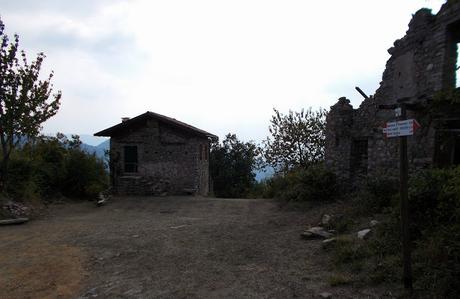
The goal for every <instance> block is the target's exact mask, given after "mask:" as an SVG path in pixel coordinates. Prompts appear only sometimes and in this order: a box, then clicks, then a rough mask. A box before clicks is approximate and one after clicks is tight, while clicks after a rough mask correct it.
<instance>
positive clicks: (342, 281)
mask: <svg viewBox="0 0 460 299" xmlns="http://www.w3.org/2000/svg"><path fill="white" fill-rule="evenodd" d="M328 282H329V285H330V286H331V287H336V286H341V285H347V284H350V283H351V282H352V279H351V277H350V275H346V274H333V275H331V276H330V277H329V279H328Z"/></svg>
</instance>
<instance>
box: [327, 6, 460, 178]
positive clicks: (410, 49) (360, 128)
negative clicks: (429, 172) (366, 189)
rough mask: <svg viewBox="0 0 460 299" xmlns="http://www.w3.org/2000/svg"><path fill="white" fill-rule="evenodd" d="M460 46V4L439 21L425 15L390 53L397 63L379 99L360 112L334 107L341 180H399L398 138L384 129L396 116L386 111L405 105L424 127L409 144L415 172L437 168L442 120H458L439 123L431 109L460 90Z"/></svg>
mask: <svg viewBox="0 0 460 299" xmlns="http://www.w3.org/2000/svg"><path fill="white" fill-rule="evenodd" d="M459 41H460V1H448V2H447V3H446V4H444V6H443V7H442V8H441V10H440V12H439V13H438V14H436V15H433V14H432V13H431V11H430V10H428V9H421V10H419V11H418V12H416V13H415V15H413V18H412V20H411V22H410V23H409V29H408V31H407V32H406V35H405V36H404V37H403V38H402V39H399V40H397V41H395V43H394V46H393V47H392V48H390V49H389V50H388V52H389V53H390V54H391V57H390V59H389V60H388V61H387V64H386V69H385V71H384V73H383V76H382V82H380V87H379V88H378V89H377V91H376V92H375V95H373V96H371V97H369V98H368V99H365V100H364V101H363V102H362V103H361V105H360V107H359V108H358V109H353V107H352V106H351V105H350V102H349V100H347V99H345V98H340V99H339V101H338V103H336V104H335V105H333V106H332V107H331V110H330V113H329V115H328V117H327V126H326V130H327V132H326V162H327V164H328V165H329V166H330V167H331V168H332V169H333V170H334V171H335V172H336V173H337V174H338V175H339V176H340V177H341V178H343V179H346V180H351V181H359V178H360V177H362V176H377V175H394V176H396V175H397V174H398V169H399V165H398V163H399V152H398V151H399V147H398V144H399V143H398V138H385V137H384V134H383V132H382V128H383V126H384V124H385V123H386V122H388V121H394V120H396V116H395V113H394V111H393V110H390V109H381V108H382V105H392V104H397V103H398V102H400V101H401V100H403V99H404V101H405V102H407V103H409V104H412V107H414V110H409V111H408V118H415V119H417V120H418V121H419V123H420V124H421V126H422V128H421V129H419V130H418V131H417V132H416V133H415V135H414V136H411V137H409V138H408V156H409V163H410V171H416V170H417V169H420V168H425V167H430V166H432V165H434V164H435V162H436V161H435V152H436V146H437V145H436V134H437V130H438V129H439V119H447V118H449V117H458V115H456V116H455V115H449V113H448V112H447V113H446V114H445V115H440V116H437V117H434V116H433V115H432V114H431V113H430V111H428V110H427V109H430V107H431V106H430V104H431V103H432V101H433V99H434V98H435V96H436V95H437V94H439V92H440V91H442V90H449V89H453V88H455V62H456V61H455V58H456V57H455V56H456V55H455V54H456V53H455V45H456V43H458V42H459ZM459 64H460V63H459ZM459 129H460V127H459ZM365 145H367V150H365V149H364V146H365Z"/></svg>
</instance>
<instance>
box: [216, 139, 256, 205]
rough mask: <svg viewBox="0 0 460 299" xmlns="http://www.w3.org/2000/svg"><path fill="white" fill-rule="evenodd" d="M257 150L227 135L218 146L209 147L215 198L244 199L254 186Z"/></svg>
mask: <svg viewBox="0 0 460 299" xmlns="http://www.w3.org/2000/svg"><path fill="white" fill-rule="evenodd" d="M258 156H259V148H258V147H257V146H256V145H255V144H254V143H252V142H241V141H240V140H238V138H237V137H236V135H235V134H227V136H225V139H224V140H223V141H222V144H220V143H219V142H218V141H217V142H214V143H213V144H212V145H211V154H210V172H211V178H212V180H213V186H214V193H215V195H216V196H217V197H235V198H238V197H240V198H241V197H246V196H247V195H248V193H249V191H250V190H251V188H252V187H253V186H254V185H255V183H256V180H255V174H254V170H255V169H256V167H257V163H258Z"/></svg>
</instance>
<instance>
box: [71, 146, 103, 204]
mask: <svg viewBox="0 0 460 299" xmlns="http://www.w3.org/2000/svg"><path fill="white" fill-rule="evenodd" d="M65 165H66V169H67V171H66V177H65V180H64V184H63V193H64V194H65V195H66V196H69V197H95V196H96V195H97V194H98V193H99V192H101V191H102V190H104V189H106V188H107V186H108V181H107V175H106V173H105V170H104V163H103V161H101V160H99V159H98V158H97V157H96V156H94V155H89V154H87V153H85V152H83V151H81V150H79V149H70V150H69V151H68V157H67V159H66V164H65Z"/></svg>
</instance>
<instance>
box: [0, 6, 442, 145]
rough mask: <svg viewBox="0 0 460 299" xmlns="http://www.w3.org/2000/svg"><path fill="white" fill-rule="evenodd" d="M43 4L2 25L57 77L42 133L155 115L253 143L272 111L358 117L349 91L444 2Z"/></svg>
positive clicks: (15, 10)
mask: <svg viewBox="0 0 460 299" xmlns="http://www.w3.org/2000/svg"><path fill="white" fill-rule="evenodd" d="M0 2H1V1H0ZM41 2H42V4H41V5H40V6H39V7H38V8H35V9H34V8H33V7H31V9H29V10H28V9H25V8H24V7H20V4H17V5H9V6H7V7H6V10H5V11H4V12H3V14H2V18H3V19H4V21H5V23H6V25H7V30H8V31H9V32H14V31H16V32H18V33H19V34H20V37H21V40H22V41H23V43H22V45H23V46H24V48H25V49H26V50H27V52H28V53H35V52H36V51H44V52H45V53H46V54H47V55H48V59H47V67H48V70H49V69H51V68H52V69H54V70H55V72H56V77H55V82H54V83H55V86H56V87H58V88H60V89H62V91H63V94H64V97H63V99H62V103H63V104H62V109H61V111H60V112H59V114H58V116H57V117H55V118H54V119H53V120H50V121H49V122H48V123H47V124H46V126H45V130H46V131H48V132H50V131H70V130H71V131H72V132H77V133H91V132H95V131H98V130H100V129H103V128H105V127H107V126H110V125H113V124H114V123H116V122H118V120H119V117H121V116H135V115H137V114H140V113H143V112H145V111H146V110H151V111H155V112H158V113H163V114H166V115H169V116H172V117H175V118H177V119H180V120H182V121H185V122H189V123H191V124H193V125H196V126H198V127H201V128H203V129H205V130H208V131H211V132H214V133H217V134H219V135H220V136H223V135H224V134H225V133H227V132H234V133H237V135H239V136H241V137H243V138H244V139H255V140H260V139H262V138H263V137H264V136H265V135H266V134H267V127H268V122H269V119H270V116H271V114H272V108H273V107H276V108H278V109H280V110H281V111H286V112H287V111H288V110H289V109H294V110H299V109H301V108H308V107H310V106H312V107H314V108H317V107H319V106H322V107H325V108H328V107H329V106H330V105H332V104H333V103H334V102H335V101H336V100H337V98H338V97H340V96H343V95H345V96H347V97H350V98H351V99H352V101H353V103H354V104H355V105H357V104H358V103H359V101H360V100H361V99H360V96H359V95H358V94H357V93H356V92H355V91H354V86H355V85H358V86H361V87H363V89H364V90H365V91H366V92H367V93H369V94H372V93H373V92H374V91H375V89H376V88H377V87H378V84H379V81H380V77H381V74H382V72H383V70H384V67H385V62H386V60H387V59H388V57H389V55H388V53H387V52H386V50H387V49H388V48H389V47H391V46H392V43H393V41H394V40H395V39H397V38H400V37H402V36H403V35H404V32H405V31H406V30H407V24H408V22H409V20H410V18H411V14H412V13H415V11H416V10H417V9H418V8H420V7H422V6H430V7H433V8H435V12H436V10H437V9H438V8H439V6H440V4H441V3H442V2H443V1H438V0H433V1H424V0H417V1H400V0H389V1H368V0H367V1H365V0H354V1H339V0H335V1H314V2H313V1H300V0H297V1H295V0H290V1H279V0H277V1H274V0H269V1H267V0H251V1H249V0H244V1H243V0H234V1H215V0H207V1H205V0H201V1H186V0H171V1H147V0H132V1H107V2H98V3H99V4H98V5H95V4H94V3H95V2H94V1H83V2H79V3H81V4H80V5H76V4H75V2H74V1H67V2H66V1H58V2H59V4H57V3H58V2H56V1H55V0H48V1H41ZM63 3H67V4H68V5H65V4H63ZM101 3H102V4H101ZM37 9H39V11H40V14H38V15H37V14H36V11H37ZM31 51H32V52H31Z"/></svg>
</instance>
